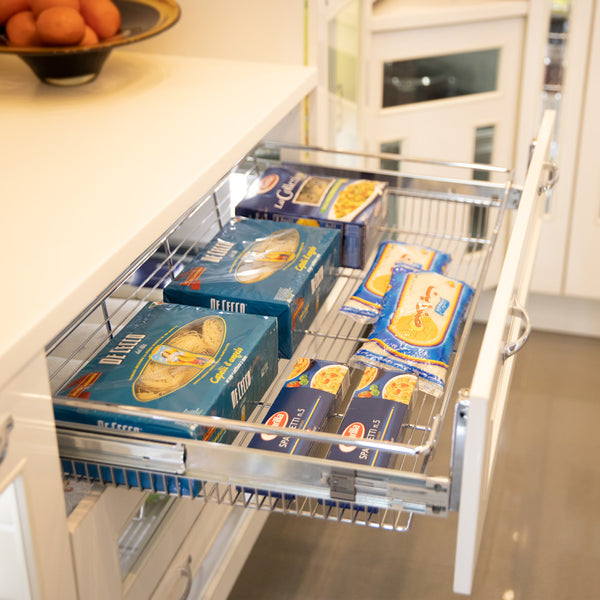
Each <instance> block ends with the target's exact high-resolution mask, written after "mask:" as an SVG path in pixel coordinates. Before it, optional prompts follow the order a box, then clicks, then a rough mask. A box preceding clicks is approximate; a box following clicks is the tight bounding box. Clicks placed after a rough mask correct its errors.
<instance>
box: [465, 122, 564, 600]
mask: <svg viewBox="0 0 600 600" xmlns="http://www.w3.org/2000/svg"><path fill="white" fill-rule="evenodd" d="M554 120H555V114H554V113H553V112H549V113H546V114H545V115H544V119H543V121H542V125H541V127H540V133H539V136H538V145H537V147H536V150H535V152H534V154H533V157H532V161H531V165H530V168H529V171H528V174H527V179H526V182H525V185H524V188H523V194H522V197H521V202H520V205H519V209H518V212H517V216H516V218H515V224H514V228H513V231H512V233H511V239H510V242H509V245H508V248H507V250H506V256H505V261H504V265H503V268H502V273H501V275H500V280H499V282H498V288H497V290H496V293H495V296H494V302H493V304H492V309H491V312H490V317H489V321H488V324H487V326H486V330H485V334H484V337H483V341H482V344H481V350H480V352H479V359H478V361H477V364H476V368H475V373H474V375H473V380H472V383H471V388H470V391H469V396H468V406H467V407H466V410H467V416H466V437H465V445H464V462H463V464H462V465H461V467H462V477H461V478H460V510H459V515H458V533H457V546H456V561H455V571H454V591H455V592H457V593H462V594H469V593H470V592H471V586H472V582H473V574H474V571H475V564H476V560H477V554H478V550H479V544H480V541H481V536H482V533H483V525H484V521H485V514H486V509H487V504H488V501H489V494H490V489H491V483H492V477H493V471H494V459H495V454H496V449H497V443H498V438H499V434H500V431H501V428H502V419H503V415H504V407H505V403H506V398H507V394H508V389H509V386H510V381H511V375H512V369H513V365H514V352H516V351H517V350H518V348H519V347H520V346H519V344H522V343H524V341H525V340H526V337H523V336H524V335H525V336H526V333H527V326H526V325H525V326H524V323H525V324H526V323H527V322H528V320H527V314H526V312H524V310H523V308H520V307H525V306H526V302H527V295H528V290H529V285H530V282H531V275H532V270H533V264H534V259H535V253H536V249H537V243H538V240H539V234H540V227H541V217H542V214H543V210H544V202H545V195H544V194H543V193H542V189H541V186H542V185H543V184H544V183H545V182H546V180H545V179H547V169H546V168H545V165H546V162H547V160H548V155H549V150H550V142H551V139H552V133H553V126H554ZM515 312H517V313H518V315H519V316H518V317H516V315H515ZM513 317H516V318H513ZM522 329H523V331H524V332H525V333H522V331H521V330H522Z"/></svg>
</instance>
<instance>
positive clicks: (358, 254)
mask: <svg viewBox="0 0 600 600" xmlns="http://www.w3.org/2000/svg"><path fill="white" fill-rule="evenodd" d="M387 186H388V184H387V183H386V182H384V181H376V180H373V179H349V178H347V177H337V176H331V175H326V174H319V175H316V174H309V173H305V172H304V171H301V170H299V169H297V168H296V167H294V166H292V165H282V166H280V167H270V168H267V169H266V170H265V171H264V173H263V174H262V175H261V176H260V177H259V178H258V179H257V180H256V181H255V182H254V183H253V184H252V185H251V186H250V189H249V190H248V193H247V194H246V196H245V197H244V198H243V199H242V200H241V201H240V202H239V204H238V205H237V206H236V209H235V211H236V214H237V215H240V216H244V217H251V218H255V219H271V220H274V221H280V222H294V223H301V224H304V225H312V226H317V227H322V228H333V229H339V230H340V232H341V236H342V237H341V239H340V242H341V256H340V264H341V265H342V266H344V267H351V268H362V267H363V266H364V265H365V260H366V256H367V255H368V252H369V249H370V247H369V241H370V239H371V237H372V236H369V230H370V229H371V228H373V227H375V226H376V225H378V224H379V223H380V222H381V219H382V218H383V216H384V213H385V210H384V209H385V202H386V201H387Z"/></svg>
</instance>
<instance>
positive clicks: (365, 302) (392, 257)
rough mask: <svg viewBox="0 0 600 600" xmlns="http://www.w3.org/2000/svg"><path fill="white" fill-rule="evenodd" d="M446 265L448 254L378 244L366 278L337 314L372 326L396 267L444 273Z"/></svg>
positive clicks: (405, 246)
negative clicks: (406, 266)
mask: <svg viewBox="0 0 600 600" xmlns="http://www.w3.org/2000/svg"><path fill="white" fill-rule="evenodd" d="M449 262H450V255H449V254H446V253H445V252H440V251H438V250H434V249H433V248H427V247H426V246H420V245H415V244H406V243H404V242H394V241H384V242H381V244H380V245H379V249H378V250H377V254H376V256H375V259H374V260H373V264H372V265H371V267H370V268H369V271H368V272H367V274H366V276H365V278H364V279H363V281H362V283H361V284H360V285H359V286H358V288H357V290H356V292H354V294H353V295H352V296H351V297H350V298H349V299H348V300H347V301H346V302H345V303H344V305H343V306H342V307H341V308H340V311H341V312H343V313H344V314H345V315H347V316H349V317H351V318H353V319H354V320H356V321H359V322H361V323H374V322H375V321H376V320H377V318H378V317H379V314H380V312H381V303H382V301H383V296H384V295H385V293H386V291H387V289H388V287H389V283H390V278H391V276H392V270H393V268H394V266H395V265H396V264H403V265H408V266H409V267H413V268H414V269H415V270H423V271H433V272H435V273H444V272H445V268H446V265H447V264H448V263H449Z"/></svg>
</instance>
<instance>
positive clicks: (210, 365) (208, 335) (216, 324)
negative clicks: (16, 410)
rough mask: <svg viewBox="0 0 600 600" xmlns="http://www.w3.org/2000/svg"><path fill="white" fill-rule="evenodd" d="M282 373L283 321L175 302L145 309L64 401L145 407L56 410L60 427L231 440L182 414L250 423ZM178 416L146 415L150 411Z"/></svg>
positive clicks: (66, 389) (67, 390) (70, 386)
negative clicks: (79, 425)
mask: <svg viewBox="0 0 600 600" xmlns="http://www.w3.org/2000/svg"><path fill="white" fill-rule="evenodd" d="M276 374H277V322H276V320H275V319H274V318H272V317H261V316H255V315H237V314H231V313H224V312H216V311H211V310H207V309H204V308H197V307H191V306H181V305H176V304H150V305H147V306H145V307H144V308H143V309H142V310H141V311H140V312H139V313H138V314H137V315H136V316H135V317H134V318H133V319H132V320H131V321H130V322H129V323H128V324H127V325H126V326H125V327H124V328H123V329H122V330H121V332H120V333H119V334H118V335H116V336H115V338H114V339H112V340H111V341H110V343H109V344H107V345H106V346H105V347H104V348H103V349H102V350H101V351H100V352H99V353H98V354H97V355H96V356H95V357H94V358H93V359H92V360H91V361H90V362H89V363H88V364H87V365H86V366H85V367H83V368H82V369H81V370H80V371H79V372H78V373H77V374H76V375H75V376H74V377H73V378H72V379H71V380H70V381H69V382H68V383H67V384H66V385H65V386H63V387H62V388H61V390H60V391H59V392H58V394H57V395H58V396H59V397H60V396H63V397H67V398H77V399H80V400H93V401H99V402H107V403H110V404H121V405H126V406H131V407H136V408H139V409H141V410H140V412H139V414H137V415H129V414H127V415H125V414H118V413H113V412H108V411H102V410H91V409H86V408H77V407H73V406H66V405H62V404H59V403H55V404H54V413H55V417H56V419H57V420H59V421H71V422H77V423H85V424H89V425H95V426H99V427H103V428H107V429H111V430H126V431H133V432H139V433H153V434H160V435H167V436H175V437H186V438H192V439H207V440H211V441H223V442H230V441H231V440H232V439H233V437H234V436H235V432H226V431H225V430H222V429H220V430H215V429H214V428H209V429H207V428H205V427H202V426H200V425H196V424H193V423H186V422H184V421H178V420H177V414H178V413H182V414H187V415H216V416H220V417H227V418H232V419H240V420H244V419H245V418H246V417H247V416H249V414H250V412H251V411H252V410H253V409H254V407H255V406H256V404H257V402H258V401H259V400H260V399H261V397H262V395H263V394H264V393H265V391H266V390H267V388H268V387H269V385H270V384H271V383H272V381H273V379H274V378H275V375H276ZM146 407H147V408H151V409H157V410H162V411H168V412H172V413H173V419H172V420H171V419H169V418H164V419H157V418H155V417H151V416H145V415H144V413H143V409H144V408H146Z"/></svg>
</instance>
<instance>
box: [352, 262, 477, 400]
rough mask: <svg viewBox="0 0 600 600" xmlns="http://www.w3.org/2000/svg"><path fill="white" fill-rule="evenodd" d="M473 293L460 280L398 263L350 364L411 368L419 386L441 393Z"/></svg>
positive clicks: (428, 390)
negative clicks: (370, 324)
mask: <svg viewBox="0 0 600 600" xmlns="http://www.w3.org/2000/svg"><path fill="white" fill-rule="evenodd" d="M472 298H473V290H472V289H471V287H469V286H468V285H467V284H466V283H464V282H462V281H460V280H458V279H453V278H451V277H446V276H445V275H441V274H439V273H433V272H430V271H417V272H415V271H414V270H412V269H411V268H409V267H408V266H407V265H402V264H398V265H396V266H395V267H394V269H393V271H392V278H391V281H390V289H389V290H388V291H387V292H386V294H385V296H384V297H383V305H382V309H381V315H380V316H379V318H378V319H377V322H376V323H375V326H374V327H373V330H372V332H371V333H370V334H369V336H368V339H367V341H366V342H365V343H364V344H363V345H362V346H361V348H359V350H357V351H356V352H355V353H354V355H353V356H352V357H351V359H350V364H351V365H352V366H359V365H361V364H362V365H370V366H379V367H384V368H388V369H396V370H400V371H409V372H411V373H414V374H415V375H418V376H419V377H420V378H421V382H420V387H421V389H423V390H424V391H426V392H427V393H430V394H433V395H441V394H442V392H443V389H444V385H445V381H446V373H447V370H448V367H449V366H450V358H451V356H452V352H453V351H454V346H455V343H456V339H457V336H458V332H459V329H460V327H461V325H462V323H463V320H464V318H465V315H466V312H467V309H468V307H469V304H470V302H471V299H472Z"/></svg>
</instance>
